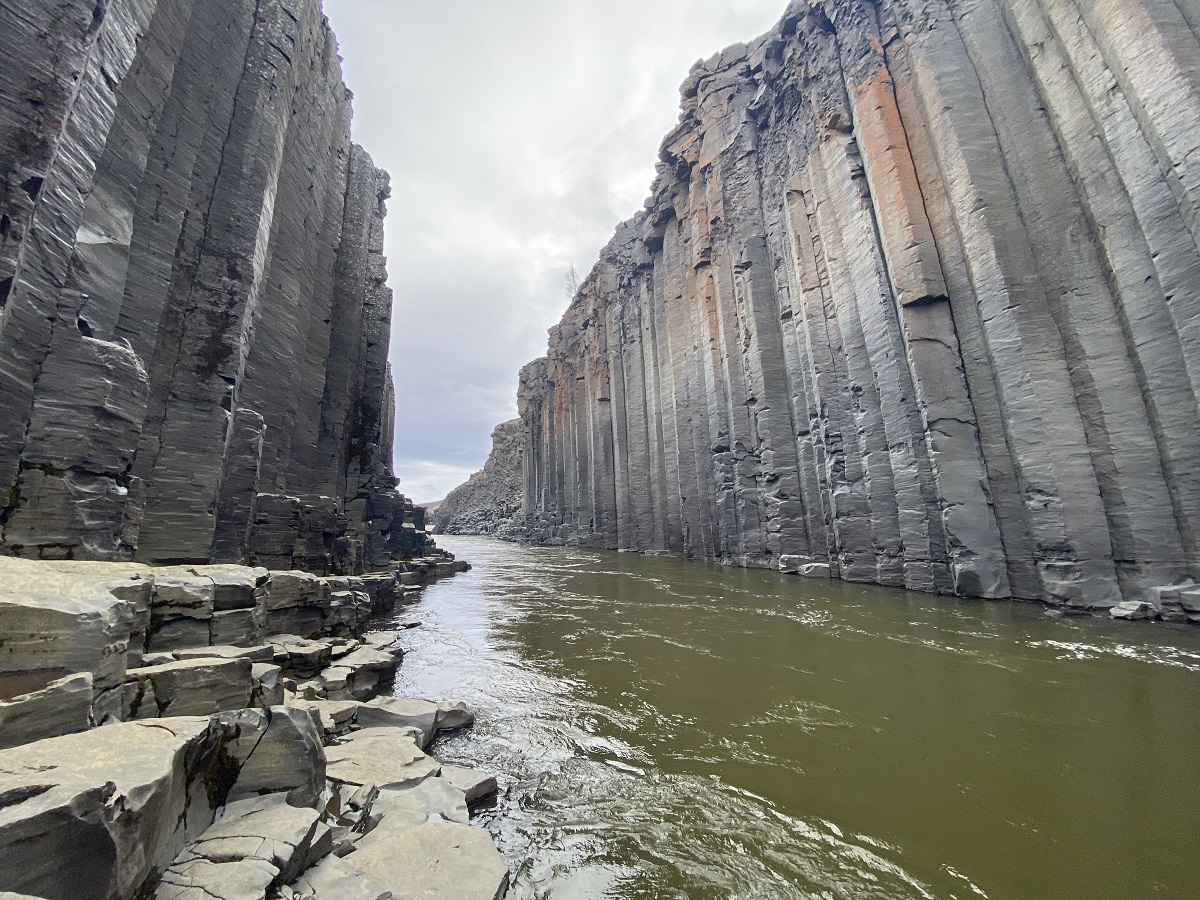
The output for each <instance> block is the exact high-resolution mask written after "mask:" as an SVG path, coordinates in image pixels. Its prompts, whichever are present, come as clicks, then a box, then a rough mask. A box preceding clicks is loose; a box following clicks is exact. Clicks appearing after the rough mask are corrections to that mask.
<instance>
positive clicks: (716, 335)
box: [519, 0, 1200, 618]
mask: <svg viewBox="0 0 1200 900" xmlns="http://www.w3.org/2000/svg"><path fill="white" fill-rule="evenodd" d="M1198 28H1200V12H1197V11H1196V8H1195V6H1194V4H1189V3H1173V2H1161V0H1121V2H1117V0H1053V2H1050V0H876V2H870V0H809V2H802V0H798V2H794V3H792V5H791V6H790V7H789V8H788V10H787V12H786V13H785V15H784V17H783V19H782V21H781V22H780V23H779V24H778V26H776V28H774V29H773V30H772V31H771V32H770V33H768V34H766V35H764V36H763V37H761V38H759V39H758V40H755V41H754V42H752V43H750V44H749V45H738V46H734V47H731V48H729V49H727V50H725V51H724V52H722V53H720V54H718V55H716V56H714V57H712V58H711V59H709V60H707V61H705V62H702V63H698V64H697V65H696V66H695V67H694V69H693V70H692V72H691V74H690V75H689V76H688V78H687V80H686V81H685V82H684V84H683V88H682V113H681V117H680V122H679V125H678V127H677V128H676V129H675V130H674V131H673V132H672V133H671V134H670V135H668V137H667V139H666V140H665V142H664V143H663V145H662V150H661V152H660V158H659V163H658V172H659V174H658V177H657V179H656V180H655V182H654V186H653V195H652V197H651V198H650V199H649V200H647V202H646V208H645V210H644V211H643V212H641V213H639V214H638V215H637V216H636V217H635V218H633V219H631V220H630V221H628V222H626V223H624V224H623V225H621V226H620V228H619V229H618V232H617V235H616V237H615V238H614V239H613V240H612V242H611V243H610V244H609V245H608V246H607V247H606V248H605V249H604V251H603V252H602V254H601V258H600V262H599V263H598V264H597V266H596V267H595V269H594V270H593V271H592V273H591V275H590V277H589V278H588V279H587V280H586V281H585V283H584V285H583V287H582V288H581V290H580V291H579V293H578V295H577V296H576V297H575V298H574V300H573V302H572V303H571V306H570V308H569V309H568V311H567V313H566V314H565V315H564V317H563V319H562V321H561V322H560V323H559V324H558V325H557V326H556V327H555V328H553V329H552V330H551V333H550V342H549V353H548V356H547V358H546V359H543V360H539V361H537V362H535V363H533V364H531V365H530V366H528V367H526V368H525V370H524V371H523V372H522V374H521V387H520V398H519V404H520V409H521V416H522V421H523V423H524V427H525V429H526V432H527V443H526V446H525V484H524V491H523V493H524V502H525V509H526V520H525V521H524V523H523V528H522V533H523V534H524V536H526V537H528V538H530V539H534V540H549V541H567V542H578V543H583V544H587V545H591V546H597V547H607V548H628V549H633V550H643V551H668V552H672V553H678V554H682V555H686V556H692V557H702V558H710V559H718V560H722V561H726V562H731V563H736V564H740V565H745V566H765V567H771V568H776V569H780V570H783V571H785V572H802V573H805V574H813V575H831V576H834V577H841V578H845V579H849V580H853V581H866V582H876V583H879V584H883V585H892V586H897V587H905V588H910V589H914V590H921V591H936V592H945V593H956V594H959V595H966V596H978V597H1009V596H1012V597H1024V598H1040V599H1042V600H1046V601H1050V602H1054V603H1066V604H1075V605H1081V606H1089V607H1111V606H1114V605H1115V604H1118V603H1120V602H1122V601H1125V602H1130V603H1138V602H1147V603H1150V604H1152V605H1154V606H1155V608H1158V607H1157V605H1158V603H1159V600H1160V598H1161V597H1163V596H1166V595H1167V594H1170V595H1171V596H1172V597H1173V596H1174V595H1178V594H1180V593H1181V591H1182V593H1184V594H1186V593H1187V591H1186V586H1187V585H1188V584H1189V583H1190V582H1191V580H1192V579H1197V578H1200V544H1198V536H1200V441H1197V436H1198V435H1200V411H1198V407H1197V387H1198V385H1200V343H1198V342H1197V336H1198V335H1200V330H1198V327H1200V325H1198V323H1200V228H1198V222H1200V219H1198V218H1197V209H1198V208H1200V65H1198V62H1200V43H1198V41H1197V34H1198V30H1197V29H1198ZM1164 586H1167V588H1168V590H1167V591H1166V593H1165V594H1164V592H1163V591H1162V590H1161V588H1163V587H1164ZM1172 586H1173V587H1172ZM1172 591H1173V592H1174V593H1173V594H1172ZM1163 611H1164V612H1165V611H1166V608H1165V607H1164V608H1163ZM1170 615H1171V617H1173V618H1186V616H1187V615H1188V613H1187V610H1186V609H1185V608H1184V607H1183V606H1182V604H1181V603H1174V602H1173V605H1172V606H1171V607H1170Z"/></svg>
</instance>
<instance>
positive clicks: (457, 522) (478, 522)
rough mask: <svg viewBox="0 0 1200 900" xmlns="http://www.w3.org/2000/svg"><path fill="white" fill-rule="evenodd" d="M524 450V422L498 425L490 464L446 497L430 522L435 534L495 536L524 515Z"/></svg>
mask: <svg viewBox="0 0 1200 900" xmlns="http://www.w3.org/2000/svg"><path fill="white" fill-rule="evenodd" d="M524 447H525V435H524V433H523V431H522V428H521V420H520V419H513V420H512V421H510V422H502V423H501V424H499V425H497V426H496V428H495V430H494V431H492V452H491V454H490V455H489V456H488V458H487V462H486V463H484V465H483V468H482V469H480V470H479V471H478V472H476V473H475V474H474V475H472V476H471V477H470V478H469V479H468V480H467V481H466V482H465V483H463V484H461V485H459V486H458V487H456V488H455V489H454V490H452V491H451V492H450V493H449V494H447V495H446V499H445V500H443V501H442V502H441V504H440V505H439V506H438V507H437V511H436V512H435V513H434V515H433V519H432V521H431V523H430V524H431V526H432V531H433V533H434V534H494V533H495V532H496V531H498V530H500V529H501V528H503V527H504V526H506V525H507V524H508V522H509V520H510V519H512V518H513V517H514V516H516V515H517V514H518V513H520V512H521V489H522V486H523V484H524V477H525V472H524V463H523V460H522V457H523V455H524Z"/></svg>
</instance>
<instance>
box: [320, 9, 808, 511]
mask: <svg viewBox="0 0 1200 900" xmlns="http://www.w3.org/2000/svg"><path fill="white" fill-rule="evenodd" d="M785 6H786V3H785V2H784V0H649V2H647V0H605V2H603V3H597V2H595V0H459V2H454V3H448V2H436V0H325V10H326V13H327V14H328V15H329V18H330V20H331V22H332V23H333V26H334V29H335V30H336V31H337V34H338V38H339V42H340V45H341V52H342V56H343V57H344V58H345V63H344V69H345V74H346V80H347V83H348V84H349V86H350V88H351V89H352V90H353V91H354V93H355V110H356V113H355V122H354V135H355V140H357V141H358V142H359V143H361V144H363V145H364V146H365V147H366V148H367V149H368V150H369V151H370V152H371V154H372V155H373V156H374V157H375V160H376V162H377V163H378V164H379V165H381V166H383V167H384V168H386V169H388V170H389V171H390V172H391V174H392V199H391V201H390V203H389V213H388V221H387V253H388V268H389V272H390V278H389V280H390V283H391V286H392V288H393V289H394V291H395V294H396V303H395V311H394V314H393V328H392V364H393V367H394V370H395V373H396V379H397V406H398V409H397V433H396V454H397V460H396V463H397V474H398V475H399V476H400V478H401V489H402V490H404V491H405V493H407V494H409V495H410V496H414V497H419V498H420V499H422V500H428V499H436V497H440V496H441V495H442V494H443V493H445V490H444V489H443V488H442V485H444V484H446V479H451V478H457V481H459V482H461V481H463V480H465V479H466V476H467V475H468V474H469V473H470V472H471V471H475V470H477V469H479V468H480V467H482V465H483V462H484V460H485V459H486V458H487V454H488V451H489V449H490V447H489V444H490V435H491V431H492V428H493V427H494V426H495V425H496V424H498V423H499V422H500V421H502V420H504V419H507V418H511V417H512V416H514V415H515V414H516V402H515V391H516V387H517V371H518V370H519V368H520V367H521V366H522V365H524V364H525V363H526V362H528V361H529V360H531V359H533V358H534V357H536V356H540V355H541V354H543V353H544V352H545V347H546V331H547V329H548V328H550V326H551V325H553V324H554V323H555V322H556V321H557V320H558V318H559V316H560V315H561V314H562V311H563V310H564V309H565V308H566V305H567V298H566V297H565V296H564V290H563V278H564V275H565V273H566V270H567V268H568V267H569V266H571V265H574V266H575V268H576V269H577V270H578V271H579V272H580V273H586V272H587V271H588V270H589V269H591V267H592V264H593V263H594V262H595V260H596V258H597V255H598V253H599V250H600V248H601V247H602V246H603V245H604V244H605V243H606V242H607V241H608V239H609V238H610V237H611V236H612V233H613V230H614V228H615V227H616V225H617V224H618V223H619V222H620V221H621V220H623V219H626V218H628V217H629V216H631V215H632V214H633V213H634V212H636V211H637V209H638V208H639V207H640V205H641V202H642V200H643V199H644V197H645V195H646V193H647V190H648V187H649V185H650V182H651V180H652V179H653V177H654V163H655V161H656V159H657V153H658V146H659V143H660V141H661V140H662V138H663V136H664V135H665V134H666V133H667V132H668V131H669V130H670V129H671V128H672V127H673V126H674V124H675V122H676V121H677V120H678V103H679V95H678V86H679V84H680V82H682V81H683V79H684V78H685V77H686V75H687V72H688V69H689V68H690V66H691V64H692V63H693V62H694V61H695V60H696V59H698V58H706V57H709V56H711V55H712V54H713V53H715V52H717V51H719V50H720V49H722V48H723V47H725V46H727V45H729V44H731V43H734V42H736V41H740V40H748V39H751V38H753V37H754V36H756V35H758V34H760V33H762V32H764V31H766V30H767V29H768V28H769V27H770V26H771V25H773V24H774V23H775V21H776V20H777V19H778V18H779V16H780V15H781V14H782V12H783V9H784V8H785ZM438 466H441V467H442V468H440V469H438V468H437V467H438ZM455 483H457V482H455ZM448 486H453V485H452V484H450V485H448ZM447 489H448V488H447ZM435 495H436V496H435Z"/></svg>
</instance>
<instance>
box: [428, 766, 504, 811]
mask: <svg viewBox="0 0 1200 900" xmlns="http://www.w3.org/2000/svg"><path fill="white" fill-rule="evenodd" d="M442 778H444V779H446V780H447V781H449V782H450V783H451V784H452V785H454V786H455V787H456V788H458V789H459V790H460V791H462V792H463V793H464V794H465V795H466V797H467V803H468V804H472V803H478V802H479V801H480V800H483V799H485V798H487V797H490V796H492V795H493V794H495V793H496V791H497V790H498V786H497V784H496V776H494V775H486V774H484V773H483V772H480V771H478V770H477V769H469V768H467V767H465V766H446V765H443V766H442Z"/></svg>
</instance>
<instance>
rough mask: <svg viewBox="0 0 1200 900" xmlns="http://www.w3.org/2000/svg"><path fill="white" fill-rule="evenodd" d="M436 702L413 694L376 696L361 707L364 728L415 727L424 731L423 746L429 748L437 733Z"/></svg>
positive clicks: (359, 716)
mask: <svg viewBox="0 0 1200 900" xmlns="http://www.w3.org/2000/svg"><path fill="white" fill-rule="evenodd" d="M440 712H441V710H440V709H438V705H437V704H436V703H432V702H430V701H429V700H417V699H415V698H409V697H376V698H375V699H374V700H371V701H370V702H368V703H363V704H360V705H359V707H358V719H357V721H358V725H359V727H361V728H415V729H416V730H417V731H419V732H420V735H421V738H420V744H421V747H422V748H424V747H428V746H429V743H430V741H432V740H433V736H434V734H436V733H437V720H438V714H439V713H440Z"/></svg>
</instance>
